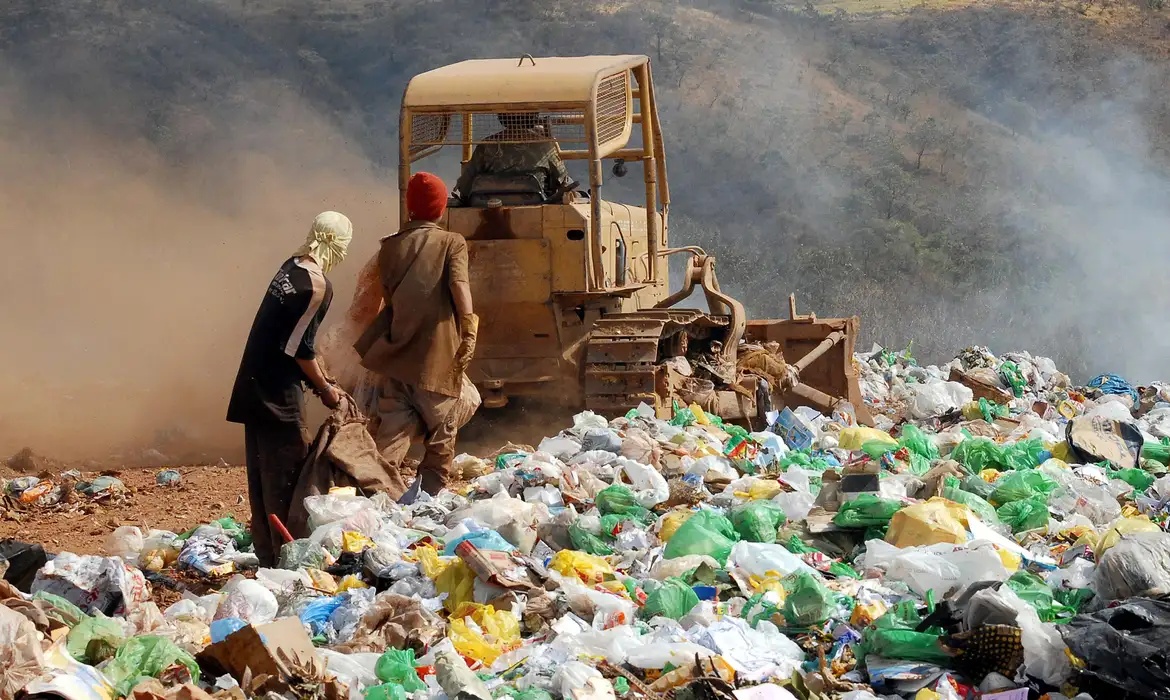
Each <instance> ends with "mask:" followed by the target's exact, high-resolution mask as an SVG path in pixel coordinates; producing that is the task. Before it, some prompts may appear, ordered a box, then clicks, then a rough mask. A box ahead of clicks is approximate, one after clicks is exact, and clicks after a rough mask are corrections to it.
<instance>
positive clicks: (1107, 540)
mask: <svg viewBox="0 0 1170 700" xmlns="http://www.w3.org/2000/svg"><path fill="white" fill-rule="evenodd" d="M1161 531H1162V529H1161V528H1160V527H1158V526H1157V524H1155V523H1154V522H1152V521H1151V520H1150V519H1149V518H1147V517H1146V516H1144V515H1142V516H1138V517H1136V518H1122V519H1121V520H1118V521H1117V524H1116V525H1114V526H1113V527H1111V528H1109V529H1108V530H1106V531H1105V533H1104V534H1102V535H1101V539H1100V540H1099V541H1098V542H1097V546H1096V547H1095V548H1094V549H1093V554H1095V555H1096V556H1097V561H1101V555H1102V554H1104V553H1105V552H1107V551H1109V549H1110V548H1111V547H1112V546H1113V545H1115V544H1117V543H1118V542H1120V541H1121V536H1122V535H1132V534H1134V533H1137V532H1161Z"/></svg>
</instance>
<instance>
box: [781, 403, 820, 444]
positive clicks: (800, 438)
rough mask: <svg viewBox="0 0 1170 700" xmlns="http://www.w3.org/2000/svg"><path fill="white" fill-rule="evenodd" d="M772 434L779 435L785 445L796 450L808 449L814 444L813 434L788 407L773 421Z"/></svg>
mask: <svg viewBox="0 0 1170 700" xmlns="http://www.w3.org/2000/svg"><path fill="white" fill-rule="evenodd" d="M772 432H774V433H776V434H777V435H779V436H780V437H781V438H782V439H783V440H784V443H785V444H787V445H788V447H789V448H791V449H794V450H803V449H806V448H808V447H811V446H812V443H813V434H812V432H811V431H810V430H809V429H808V428H806V427H805V426H804V423H802V422H801V421H800V419H799V418H797V417H796V414H795V413H793V412H792V410H791V409H789V408H787V407H786V408H785V409H784V410H783V411H780V413H779V415H777V416H776V420H774V421H772Z"/></svg>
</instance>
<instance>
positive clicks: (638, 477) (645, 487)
mask: <svg viewBox="0 0 1170 700" xmlns="http://www.w3.org/2000/svg"><path fill="white" fill-rule="evenodd" d="M613 464H614V466H615V467H616V468H617V470H618V478H619V479H620V478H621V477H623V476H624V477H625V478H627V479H629V480H630V484H632V485H633V491H634V496H635V498H637V499H638V503H639V504H641V505H642V506H643V507H645V508H653V507H654V506H656V505H658V504H659V503H662V502H663V501H665V500H666V499H668V498H670V485H669V484H667V483H666V477H664V476H662V474H661V473H660V472H659V471H658V470H657V469H655V468H654V467H651V466H649V465H647V464H644V463H643V462H641V461H637V460H633V459H628V458H626V457H619V458H618V459H617V460H615V461H614V463H613Z"/></svg>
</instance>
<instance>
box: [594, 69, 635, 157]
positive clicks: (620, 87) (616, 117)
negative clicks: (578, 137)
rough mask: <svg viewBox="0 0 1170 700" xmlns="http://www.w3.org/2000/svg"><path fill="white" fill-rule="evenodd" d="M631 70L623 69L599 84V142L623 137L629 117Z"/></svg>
mask: <svg viewBox="0 0 1170 700" xmlns="http://www.w3.org/2000/svg"><path fill="white" fill-rule="evenodd" d="M629 106H630V72H629V71H622V72H621V73H618V74H617V75H611V76H610V77H608V78H605V79H604V80H602V81H601V84H600V85H598V86H597V114H596V119H597V142H598V143H599V144H602V143H606V142H608V141H611V140H613V139H616V138H619V137H621V135H622V133H623V132H624V131H625V129H626V120H627V119H629V113H628V112H629Z"/></svg>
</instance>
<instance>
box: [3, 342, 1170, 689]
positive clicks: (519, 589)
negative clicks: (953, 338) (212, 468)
mask: <svg viewBox="0 0 1170 700" xmlns="http://www.w3.org/2000/svg"><path fill="white" fill-rule="evenodd" d="M856 361H857V367H858V370H859V374H860V379H861V383H862V386H863V388H864V393H865V396H866V402H867V408H868V409H869V412H870V413H872V415H873V416H874V421H873V422H874V423H875V425H874V426H862V425H857V424H856V423H855V421H854V419H853V415H854V413H853V412H852V411H850V410H847V409H843V410H840V411H837V412H835V413H834V414H833V415H831V416H825V415H821V414H819V413H817V412H815V411H812V410H809V409H807V408H795V409H785V410H783V411H781V412H779V413H775V414H772V415H769V416H768V420H767V425H768V426H769V427H768V428H767V429H764V425H763V422H761V425H760V426H757V427H758V428H759V429H757V430H749V429H746V428H743V427H739V426H734V425H729V424H724V423H723V422H722V421H721V420H720V419H719V418H718V417H716V416H713V415H708V414H706V413H704V412H703V411H702V410H701V409H700V408H699V407H698V406H675V407H674V410H673V411H671V414H672V415H671V416H670V417H669V418H662V417H658V416H656V415H655V414H654V412H653V411H652V410H651V409H650V408H649V407H647V406H643V407H640V408H639V409H636V410H633V411H631V412H630V413H629V414H628V415H626V416H622V417H619V418H616V419H614V420H606V419H605V418H603V417H601V416H598V415H595V414H592V413H589V412H585V413H581V414H579V415H577V416H576V417H575V418H574V419H573V425H572V426H571V427H569V428H567V429H565V430H563V431H561V432H560V433H559V434H556V435H553V436H550V437H548V438H546V439H544V440H543V441H542V442H541V443H540V444H539V445H536V446H534V447H533V446H523V445H513V444H509V445H507V446H506V447H504V448H503V449H501V450H499V451H498V452H497V453H495V454H493V455H490V456H487V457H483V458H480V457H474V456H470V455H461V456H460V457H459V458H458V459H457V461H456V468H457V470H458V471H459V472H460V473H461V474H462V476H463V480H462V481H461V482H460V483H461V484H462V486H461V487H460V488H458V489H456V490H455V491H445V492H443V493H441V494H439V495H438V496H437V497H435V498H428V497H426V496H425V494H424V495H422V496H421V497H420V498H418V500H415V501H414V502H412V503H409V504H402V503H397V502H394V501H392V500H391V499H390V498H388V497H387V496H385V495H384V494H374V495H372V496H370V497H365V496H362V495H358V494H356V493H354V492H353V491H352V490H345V489H339V490H334V491H331V492H329V493H325V494H321V495H316V496H311V497H309V498H308V499H306V500H305V502H304V506H305V509H306V510H307V512H308V523H309V531H310V532H311V535H309V536H308V537H306V538H303V539H298V540H294V541H291V542H289V543H288V544H286V545H285V546H284V548H283V550H282V552H281V555H280V564H279V568H275V569H259V570H257V569H256V560H255V557H254V555H253V554H251V552H250V542H249V539H248V534H247V532H246V531H245V529H244V528H243V526H242V525H241V524H239V523H237V522H236V521H234V520H231V519H230V518H225V519H224V520H221V521H217V522H214V523H209V524H205V525H201V526H199V527H197V528H195V529H194V530H192V531H190V532H187V533H169V532H160V531H151V532H146V533H143V532H141V531H139V530H138V529H137V528H119V529H118V530H117V531H115V532H114V533H113V535H112V536H111V543H110V549H111V554H113V555H114V556H108V557H99V556H78V555H74V554H69V553H60V554H57V555H56V556H54V557H52V558H48V557H46V555H44V553H43V552H41V551H39V548H37V547H35V546H33V547H27V546H25V547H23V548H21V546H14V545H9V548H8V551H7V558H8V560H9V561H8V567H9V568H8V571H7V573H6V574H5V579H6V581H8V582H9V583H6V584H3V586H4V588H3V589H0V663H3V665H4V667H5V669H6V673H5V674H4V676H3V681H2V682H0V700H7V699H8V698H11V697H14V696H15V695H16V694H17V693H18V692H24V693H28V694H33V695H36V694H42V693H46V694H54V695H57V696H61V697H65V698H68V700H112V699H113V698H117V697H122V696H129V697H132V698H134V699H135V700H157V699H159V698H162V699H166V700H172V699H173V700H192V699H198V700H205V699H206V698H207V697H208V696H210V697H214V698H222V699H225V700H226V698H229V697H230V698H233V699H234V700H239V699H240V698H244V697H260V696H265V697H268V698H274V697H286V698H294V697H296V698H307V697H313V698H346V697H348V698H350V699H351V700H359V699H362V698H364V699H365V700H406V699H407V698H412V699H413V700H422V699H423V698H426V699H436V700H439V699H442V698H444V697H446V698H450V699H451V700H493V699H498V698H504V697H505V696H509V697H511V698H515V700H552V699H553V698H566V699H571V700H611V699H614V698H619V697H620V698H638V699H642V698H649V699H653V700H665V699H666V698H670V697H673V698H679V699H682V700H712V699H714V698H718V699H719V700H791V699H792V698H800V699H802V700H807V699H812V698H837V697H839V698H847V699H849V700H867V699H871V698H915V699H916V700H939V699H945V700H956V699H960V698H974V697H980V698H984V699H985V700H1024V699H1025V698H1035V697H1048V698H1051V699H1053V700H1056V699H1059V698H1063V697H1069V698H1071V697H1076V698H1081V699H1082V700H1083V699H1084V698H1100V699H1106V698H1121V697H1144V698H1170V661H1168V659H1167V656H1166V655H1165V653H1164V649H1165V648H1166V647H1167V643H1170V599H1167V598H1166V597H1165V596H1166V595H1167V594H1170V534H1167V533H1166V532H1165V530H1164V527H1165V523H1166V520H1167V507H1166V505H1167V502H1168V501H1170V475H1168V474H1167V463H1168V462H1170V385H1161V384H1156V385H1153V386H1150V387H1143V388H1140V389H1138V388H1135V387H1133V386H1131V385H1129V384H1128V383H1126V382H1125V381H1124V380H1123V379H1121V378H1119V377H1116V376H1103V377H1098V378H1095V379H1094V380H1092V381H1091V382H1089V383H1088V385H1087V386H1084V387H1074V386H1072V382H1070V380H1069V378H1068V377H1066V376H1065V375H1063V374H1061V373H1060V372H1059V371H1057V369H1056V367H1055V366H1054V365H1053V363H1052V362H1051V361H1050V360H1047V359H1045V358H1039V357H1032V356H1031V355H1028V354H1023V353H1011V354H1007V355H1004V356H1002V357H996V356H994V355H992V354H991V353H990V352H989V351H987V350H986V349H983V348H971V349H968V350H966V351H964V352H963V353H962V354H961V355H960V356H959V357H958V358H956V360H954V361H953V362H951V363H950V364H948V365H946V366H943V367H933V366H931V367H920V366H918V365H917V364H916V363H915V362H914V360H913V358H912V357H911V356H910V355H909V353H908V352H890V351H886V350H883V349H880V348H875V349H874V351H873V352H871V353H868V354H864V355H858V356H857V358H856ZM38 555H39V556H40V560H39V561H38V560H37V559H36V557H37V556H38ZM30 562H32V563H33V564H32V565H30ZM180 572H182V573H184V575H187V576H194V577H195V578H196V579H197V580H204V581H206V582H208V586H207V591H208V592H206V593H204V594H201V595H200V594H196V593H194V592H192V591H190V590H188V591H187V592H185V593H183V595H182V598H181V599H179V600H178V601H177V602H173V603H171V604H170V605H168V606H165V607H164V608H162V609H160V607H159V606H158V605H157V604H156V603H155V602H153V600H152V598H151V592H150V587H151V584H150V581H153V582H155V585H156V586H158V585H163V582H166V581H172V580H174V579H173V576H175V575H178V573H180ZM148 579H149V581H148ZM1127 693H1128V695H1127Z"/></svg>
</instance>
